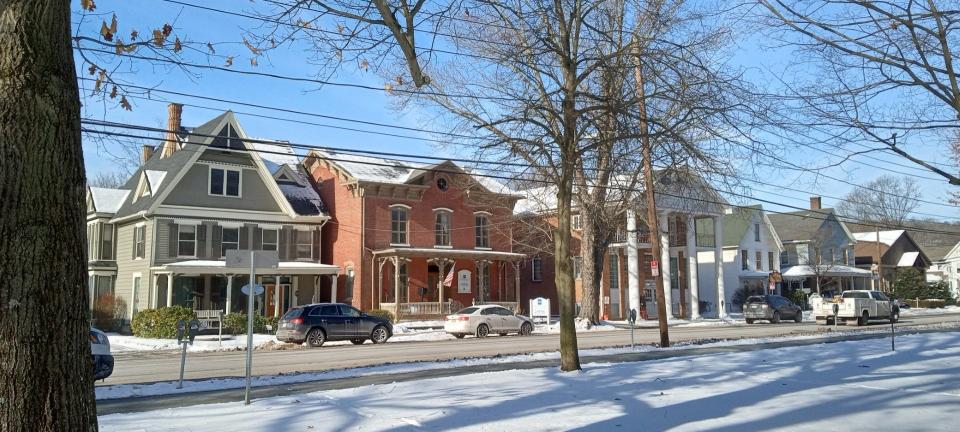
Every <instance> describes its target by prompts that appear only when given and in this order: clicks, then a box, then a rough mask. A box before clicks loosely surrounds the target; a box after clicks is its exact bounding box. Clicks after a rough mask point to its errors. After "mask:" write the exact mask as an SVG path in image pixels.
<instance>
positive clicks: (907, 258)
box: [897, 252, 920, 267]
mask: <svg viewBox="0 0 960 432" xmlns="http://www.w3.org/2000/svg"><path fill="white" fill-rule="evenodd" d="M919 257H920V252H904V253H903V255H901V256H900V262H898V263H897V267H913V265H914V264H916V263H917V258H919Z"/></svg>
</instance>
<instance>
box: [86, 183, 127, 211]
mask: <svg viewBox="0 0 960 432" xmlns="http://www.w3.org/2000/svg"><path fill="white" fill-rule="evenodd" d="M128 194H130V190H129V189H110V188H100V187H91V188H90V197H91V198H93V207H94V208H95V209H96V211H97V213H116V212H117V210H118V209H120V206H121V205H123V200H125V199H126V198H127V195H128Z"/></svg>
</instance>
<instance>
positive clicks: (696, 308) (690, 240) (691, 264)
mask: <svg viewBox="0 0 960 432" xmlns="http://www.w3.org/2000/svg"><path fill="white" fill-rule="evenodd" d="M695 223H696V220H695V219H694V218H693V215H687V281H688V282H689V283H690V319H695V320H696V319H700V285H699V284H698V281H697V271H698V269H697V235H696V229H695V225H694V224H695Z"/></svg>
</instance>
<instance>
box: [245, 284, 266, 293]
mask: <svg viewBox="0 0 960 432" xmlns="http://www.w3.org/2000/svg"><path fill="white" fill-rule="evenodd" d="M240 292H242V293H244V294H245V295H250V284H246V285H244V286H243V288H240ZM261 294H263V285H260V284H256V285H254V286H253V295H261Z"/></svg>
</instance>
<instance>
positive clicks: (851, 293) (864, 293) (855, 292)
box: [843, 291, 870, 299]
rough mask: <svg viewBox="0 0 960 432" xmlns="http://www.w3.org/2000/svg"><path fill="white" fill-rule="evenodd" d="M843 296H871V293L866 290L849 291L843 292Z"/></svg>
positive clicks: (863, 297)
mask: <svg viewBox="0 0 960 432" xmlns="http://www.w3.org/2000/svg"><path fill="white" fill-rule="evenodd" d="M843 298H845V299H846V298H862V299H865V298H870V293H868V292H866V291H847V292H845V293H843Z"/></svg>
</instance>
